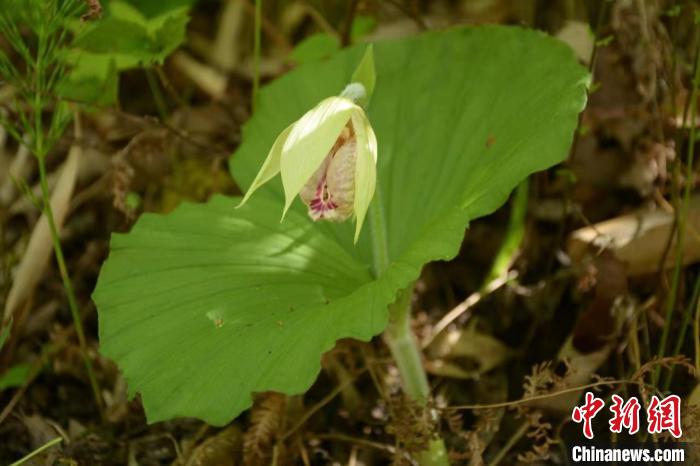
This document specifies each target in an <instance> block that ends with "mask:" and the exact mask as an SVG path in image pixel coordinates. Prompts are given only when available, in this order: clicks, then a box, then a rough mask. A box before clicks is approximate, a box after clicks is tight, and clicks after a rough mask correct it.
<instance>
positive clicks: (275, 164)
mask: <svg viewBox="0 0 700 466" xmlns="http://www.w3.org/2000/svg"><path fill="white" fill-rule="evenodd" d="M293 126H294V124H291V125H289V126H287V128H286V129H285V130H284V131H282V132H281V133H280V135H279V136H277V139H275V143H274V144H273V145H272V148H271V149H270V152H269V153H268V154H267V158H266V159H265V161H264V162H263V165H262V167H261V168H260V171H259V172H258V174H257V175H256V176H255V179H254V180H253V184H251V185H250V188H248V191H246V193H245V197H244V198H243V200H242V201H241V203H240V204H238V207H241V206H242V205H243V204H245V203H246V201H248V198H250V196H251V194H253V193H254V192H255V190H257V189H258V188H259V187H260V186H262V185H264V184H265V183H267V182H268V181H270V179H272V178H273V177H274V176H275V175H277V174H278V173H279V172H280V159H281V158H282V147H284V143H285V142H286V141H287V137H288V136H289V133H290V132H291V131H292V127H293ZM238 207H237V208H238Z"/></svg>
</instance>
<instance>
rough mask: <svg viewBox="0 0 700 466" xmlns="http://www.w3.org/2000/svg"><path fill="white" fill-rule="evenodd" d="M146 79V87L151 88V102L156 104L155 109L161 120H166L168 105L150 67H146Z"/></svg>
mask: <svg viewBox="0 0 700 466" xmlns="http://www.w3.org/2000/svg"><path fill="white" fill-rule="evenodd" d="M144 71H145V73H146V81H147V82H148V88H149V89H150V90H151V95H152V96H153V103H155V105H156V110H157V111H158V116H160V119H161V120H162V121H166V120H167V118H168V105H167V104H166V103H165V97H163V93H162V92H161V91H160V86H159V85H158V79H156V76H155V73H153V70H152V69H150V68H146V69H145V70H144Z"/></svg>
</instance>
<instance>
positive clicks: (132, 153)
mask: <svg viewBox="0 0 700 466" xmlns="http://www.w3.org/2000/svg"><path fill="white" fill-rule="evenodd" d="M223 3H226V2H223ZM230 3H231V4H232V5H233V4H240V6H239V7H236V6H234V7H231V6H222V5H221V4H220V2H209V1H204V2H201V4H199V5H197V6H195V7H194V9H193V10H192V20H191V22H190V25H189V27H188V41H187V43H186V44H185V45H184V46H182V47H180V49H178V51H176V52H175V53H174V54H173V55H172V56H171V57H170V58H169V59H168V60H167V61H166V62H165V64H164V65H163V66H162V67H158V68H157V69H150V70H148V71H147V72H145V71H143V70H135V71H128V72H125V73H123V74H122V79H121V83H120V88H119V94H120V100H119V107H118V109H116V108H110V109H104V110H100V111H97V112H89V113H84V114H82V115H81V116H80V125H73V126H72V127H71V128H69V130H68V131H67V132H66V136H65V137H64V138H63V139H61V141H59V143H58V144H57V146H56V148H55V149H54V150H53V151H51V152H50V153H49V155H48V158H47V166H48V170H49V180H50V184H51V186H55V185H57V184H59V183H60V176H61V175H60V174H61V170H62V168H63V167H65V165H66V161H67V159H68V157H67V154H68V152H69V148H70V147H71V145H73V144H76V141H77V143H78V144H79V145H80V147H81V149H82V155H83V157H82V160H81V162H80V164H79V166H78V167H77V168H76V169H75V173H74V176H75V183H74V189H73V190H72V193H70V194H69V195H67V196H65V198H64V199H63V201H62V205H61V207H60V210H61V212H62V213H63V214H62V221H61V224H62V226H61V241H62V244H63V248H64V252H65V256H66V263H67V266H68V269H69V271H70V276H71V278H72V281H73V283H74V285H75V292H76V296H77V300H78V308H79V309H80V312H81V317H82V321H83V324H84V328H85V333H86V337H87V346H88V353H89V357H90V358H91V360H92V364H93V367H94V370H95V372H96V377H97V383H98V385H99V388H100V396H101V398H102V401H103V405H104V409H103V411H102V412H100V410H98V409H97V407H96V405H95V403H94V402H93V395H92V393H91V388H90V382H89V380H88V378H87V375H86V373H85V366H84V363H83V359H82V356H81V351H80V346H79V342H78V339H77V338H76V334H75V327H74V324H73V321H72V319H71V314H70V309H69V306H68V303H67V301H66V295H65V292H64V288H63V285H62V280H61V276H60V273H59V269H58V267H57V264H56V262H55V260H54V257H53V250H52V249H51V243H50V237H49V236H48V233H47V231H46V226H43V227H41V225H40V223H38V219H39V217H40V215H41V212H40V211H39V210H38V209H37V208H36V206H35V205H34V204H33V203H32V202H31V200H30V199H29V198H28V197H27V196H26V195H25V193H23V192H22V191H21V190H20V189H18V188H17V185H16V184H15V183H14V182H13V178H12V177H15V178H17V177H20V178H23V179H24V180H26V182H27V184H28V186H29V187H30V189H32V190H33V191H35V192H38V191H39V187H38V169H37V164H36V161H35V160H34V158H33V157H32V156H31V155H30V154H28V153H27V151H26V150H25V149H23V148H22V147H18V145H17V144H16V143H15V142H14V141H12V139H11V138H9V137H8V136H7V135H6V134H4V133H3V134H2V135H0V173H2V176H0V304H2V306H1V307H3V308H7V306H8V301H9V296H10V294H11V292H12V290H13V289H14V290H15V291H14V293H20V294H21V296H22V299H21V300H20V301H21V302H19V303H15V304H13V305H15V308H14V309H13V311H12V313H13V322H14V324H13V329H14V330H13V334H12V336H11V337H10V338H9V339H8V341H7V342H6V344H5V346H4V347H3V348H2V352H1V353H0V464H9V463H11V462H12V461H15V460H17V459H19V458H21V457H22V456H24V455H26V454H28V453H29V452H31V451H33V450H35V449H37V448H39V447H41V446H42V445H44V444H46V442H48V441H50V440H51V439H54V438H56V437H60V438H61V439H62V442H61V444H60V445H56V446H54V447H52V448H50V449H47V450H46V452H45V453H44V454H42V455H40V456H37V457H36V458H34V459H32V460H29V461H28V462H26V463H25V464H66V465H68V464H79V465H130V466H131V465H141V466H150V465H180V466H185V465H188V466H189V465H221V466H227V465H237V464H249V465H258V464H260V465H262V464H348V465H359V464H388V463H392V462H396V463H397V464H398V463H401V462H402V461H404V462H405V461H408V460H407V459H406V458H407V457H406V456H405V455H403V452H408V453H409V454H410V453H411V452H414V451H415V450H416V449H419V448H420V447H421V446H422V445H425V443H426V442H427V439H428V438H429V437H430V435H432V432H433V430H434V429H438V430H439V431H440V432H441V434H442V435H443V437H444V438H445V439H446V441H447V445H448V449H449V451H450V455H451V458H452V460H453V461H454V463H455V464H470V465H475V466H476V465H482V464H488V465H490V466H495V465H497V464H501V465H519V464H526V463H528V464H540V465H550V464H551V465H560V464H567V460H566V448H567V445H569V444H570V443H571V442H575V441H577V439H578V440H580V432H581V427H580V425H578V424H576V423H573V422H572V421H571V413H572V409H573V407H574V406H576V405H577V404H578V403H579V399H580V396H581V390H580V389H578V388H577V387H584V386H588V385H591V387H590V388H589V389H590V390H594V389H595V391H596V393H597V395H598V396H601V397H603V398H608V399H609V397H610V396H611V395H612V394H613V393H621V394H624V395H626V397H627V396H632V395H637V396H640V397H641V398H644V399H646V398H648V395H649V394H650V393H651V391H652V390H653V389H659V390H660V392H661V393H671V392H672V393H676V394H678V395H680V396H681V398H682V399H683V402H684V403H683V423H684V426H685V430H684V438H683V439H684V440H687V441H696V442H697V441H700V432H699V430H700V429H699V427H700V388H698V387H699V385H698V378H697V374H696V372H697V364H698V362H697V358H700V355H699V354H698V353H699V352H700V348H699V347H698V343H697V327H695V328H694V327H693V325H694V320H695V319H697V314H698V299H697V298H698V296H697V294H698V292H697V291H698V289H699V288H700V287H699V286H698V284H699V283H700V269H698V265H697V262H698V261H699V260H700V241H698V233H697V232H698V231H700V200H698V198H697V197H692V198H691V199H690V203H689V209H688V212H687V216H685V220H684V221H682V222H679V221H678V220H679V218H680V217H679V215H680V214H678V212H680V210H679V209H680V206H681V205H682V202H683V189H684V187H685V186H686V185H688V184H690V187H691V192H692V189H693V188H694V187H695V186H696V184H697V182H698V173H697V170H693V169H692V158H689V159H688V158H687V157H688V156H687V154H688V153H689V151H690V150H691V149H689V145H690V137H691V136H690V135H691V134H694V131H691V130H690V129H689V128H690V127H692V126H694V125H697V124H698V121H700V120H696V121H690V119H689V116H688V108H689V107H690V106H689V104H688V103H689V102H690V94H691V74H692V71H693V65H694V63H695V60H696V59H697V58H696V49H697V48H698V47H700V40H699V39H700V34H698V30H699V29H698V25H697V24H696V23H694V22H693V17H692V15H690V14H678V10H677V9H676V6H677V5H676V3H677V4H678V7H679V8H680V7H681V6H682V8H687V9H688V10H689V11H690V10H693V9H694V10H693V11H695V12H696V13H697V11H700V10H698V8H700V7H698V6H697V5H696V4H695V3H694V2H680V1H679V2H670V1H662V0H658V1H649V2H625V1H618V2H609V1H597V2H584V1H570V2H566V1H561V2H551V3H550V2H539V1H534V0H532V1H530V0H528V1H522V2H509V1H502V0H488V1H480V2H467V1H461V2H459V1H434V2H414V1H402V0H395V1H387V2H381V1H374V0H372V1H362V2H356V1H351V2H335V3H339V4H341V6H338V5H330V4H331V3H333V2H284V1H273V0H269V1H266V2H265V9H264V22H263V60H262V71H263V81H265V82H267V81H270V80H273V79H274V78H276V77H278V76H280V75H282V74H283V73H284V72H285V71H287V70H289V69H291V68H292V67H293V63H292V62H291V61H290V60H289V54H290V51H291V50H293V49H294V47H295V46H296V45H297V44H299V43H300V42H301V41H302V40H303V39H304V38H306V37H308V36H310V35H311V34H314V33H324V34H328V35H330V36H331V37H334V38H337V39H339V40H340V41H341V42H348V41H350V40H353V39H352V37H351V36H352V35H353V34H357V38H358V39H357V40H362V41H370V40H381V39H383V38H393V37H403V36H409V35H414V34H418V33H420V32H421V31H423V30H425V29H438V28H445V27H450V26H454V25H457V24H481V23H500V24H520V25H525V26H527V27H535V28H538V29H541V30H544V31H546V32H547V33H549V34H552V35H554V36H557V37H559V38H560V39H561V40H563V41H565V42H567V43H568V44H570V45H571V46H572V47H573V48H574V50H575V51H576V53H577V55H578V56H579V57H580V59H581V61H582V63H584V64H585V65H587V66H589V67H590V69H591V71H592V73H593V83H594V84H593V87H592V92H591V94H590V97H589V103H588V106H587V108H586V110H585V112H584V113H583V114H582V117H581V121H580V125H579V130H578V131H577V134H576V137H575V143H574V145H573V147H572V149H571V153H570V155H569V158H568V160H567V161H566V162H565V163H563V164H561V165H559V166H557V167H555V168H553V169H551V170H549V171H547V172H544V173H539V174H536V175H535V176H533V177H532V178H531V179H530V187H529V193H528V197H527V205H526V208H525V211H524V215H523V216H522V218H521V219H520V220H518V225H516V226H515V227H514V225H513V221H512V218H515V217H517V216H514V215H512V213H513V207H512V206H513V203H512V202H511V203H508V204H506V205H505V206H504V207H502V208H501V209H499V210H498V211H497V212H495V213H494V214H492V215H490V216H488V217H486V218H482V219H480V220H478V221H475V222H473V223H472V224H471V225H470V228H469V230H468V231H467V232H466V235H465V238H464V243H463V246H462V249H461V252H460V254H459V255H458V257H456V258H455V259H454V260H451V261H449V262H439V263H432V264H430V265H428V266H427V267H425V269H424V271H423V273H422V276H421V278H420V280H419V282H418V284H417V286H416V296H415V302H414V316H415V319H414V322H413V325H414V330H415V332H416V335H417V336H418V339H419V341H420V342H421V344H422V345H423V347H424V348H425V352H424V356H425V361H424V363H425V367H426V370H427V371H428V373H429V374H430V382H431V386H432V389H433V393H434V394H435V402H434V403H435V406H434V409H435V412H436V413H437V414H438V418H437V419H430V418H429V417H428V418H426V417H425V415H424V413H422V412H420V409H418V408H417V407H416V406H415V405H413V404H412V403H411V402H410V401H408V400H406V399H405V398H404V397H402V396H400V395H387V394H390V393H395V390H393V389H392V387H395V386H397V384H398V382H397V377H398V376H397V371H396V368H395V367H393V363H392V362H391V359H390V354H389V351H388V349H387V348H386V346H385V344H384V342H383V341H382V339H381V338H376V339H374V340H373V341H371V342H369V343H362V342H357V341H354V340H342V341H340V342H338V344H337V346H336V347H335V349H333V350H332V351H331V352H330V353H328V354H327V355H325V356H324V358H323V361H322V367H323V370H322V372H321V374H320V376H319V378H318V380H317V382H316V383H315V384H314V386H313V387H312V388H311V390H309V391H308V392H307V393H306V394H305V395H303V396H296V397H288V398H287V397H283V396H281V395H278V394H272V393H269V394H261V395H260V396H259V397H258V398H257V400H256V403H255V405H254V407H253V408H252V410H251V411H249V412H247V413H245V414H243V415H242V416H240V417H239V418H238V419H237V420H235V421H234V422H233V423H231V424H230V425H229V426H228V427H225V428H223V429H222V428H215V427H212V426H209V425H207V424H206V423H204V422H202V421H199V420H195V419H180V420H173V421H167V422H159V423H156V424H152V425H149V424H147V422H146V419H145V416H144V412H143V408H142V406H141V402H140V399H139V397H138V396H137V397H136V398H134V399H133V400H129V399H128V398H127V391H126V384H125V381H124V379H123V378H122V376H121V375H120V373H119V370H118V368H117V366H116V365H115V364H114V363H113V362H112V361H110V360H109V359H107V358H104V357H103V356H101V355H100V353H99V342H98V337H97V313H96V310H95V306H94V304H93V302H92V301H91V294H92V291H93V289H94V287H95V283H96V280H97V276H98V274H99V271H100V267H101V265H102V263H103V262H104V260H105V259H106V257H107V255H108V252H109V238H110V235H111V234H112V233H114V232H127V231H129V230H130V228H131V227H132V226H133V225H134V223H135V221H136V220H137V219H138V217H139V215H140V214H141V213H143V212H160V213H164V212H170V211H171V210H172V209H174V208H175V207H176V206H177V205H178V204H179V203H181V202H183V201H186V200H190V201H197V202H201V201H205V200H206V199H208V198H209V197H210V196H211V195H212V194H214V193H224V194H230V195H236V194H239V193H240V190H239V189H238V187H237V186H236V185H235V184H234V182H233V180H232V178H231V176H230V174H229V168H228V159H229V157H230V154H231V153H232V152H233V151H234V150H235V149H236V148H237V146H238V145H239V143H240V141H241V128H242V125H243V124H244V123H245V122H246V121H247V119H248V118H249V116H250V113H251V106H250V102H251V92H252V73H251V69H252V65H251V63H252V60H253V58H252V57H253V56H252V53H253V51H252V44H253V21H252V18H253V16H252V15H253V10H254V7H253V4H252V3H253V2H252V1H249V0H241V1H240V2H237V1H233V2H230ZM545 4H547V5H546V6H544V5H545ZM684 11H685V10H684ZM212 25H216V28H213V27H212ZM591 31H592V32H591ZM207 44H208V45H207ZM0 46H2V43H0ZM207 48H210V50H207ZM222 50H224V51H226V52H227V53H228V55H226V56H227V57H228V58H222V53H220V52H222ZM2 95H3V84H2V83H1V82H0V98H2ZM687 160H691V167H690V169H689V168H688V164H687ZM687 173H690V177H688V176H687ZM6 174H7V175H6ZM10 174H11V175H12V177H11V176H10ZM640 221H641V222H646V223H645V224H648V225H651V227H649V230H644V231H639V230H636V229H637V228H638V227H639V225H640V223H639V222H640ZM679 225H682V226H683V227H684V230H683V231H682V233H683V235H685V239H686V240H685V244H684V249H683V250H682V251H678V248H677V241H676V240H675V239H676V238H678V235H679V231H681V230H680V229H679ZM517 227H521V228H523V231H524V235H523V238H522V240H521V241H520V242H519V243H518V247H517V250H516V251H511V252H509V255H508V257H506V259H507V267H506V271H507V274H505V275H504V274H500V275H498V276H497V277H495V278H494V277H489V276H488V271H489V270H492V264H493V262H494V258H495V257H497V256H499V254H502V248H501V245H502V242H503V240H504V238H506V236H507V235H508V234H509V232H510V231H511V230H512V229H513V228H517ZM42 228H43V230H41V229H42ZM601 231H602V232H604V234H605V236H606V238H608V239H609V240H610V238H612V240H610V241H609V243H607V244H600V242H596V240H595V239H592V238H597V237H598V236H599V235H598V234H599V233H600V232H601ZM630 231H632V232H636V233H638V234H636V235H635V234H633V233H631V232H630ZM37 237H38V239H34V238H37ZM34 242H36V243H37V244H34ZM22 263H27V264H28V265H27V266H26V267H29V270H31V274H30V275H31V276H21V277H18V273H17V270H18V269H19V266H20V264H22ZM675 270H678V275H677V279H674V273H675ZM18 288H19V291H18V290H17V289H18ZM669 303H670V304H669ZM669 308H670V313H668V314H667V311H668V309H669ZM7 316H8V314H7V310H6V313H5V317H6V319H5V325H7ZM446 316H449V318H447V319H446ZM666 327H668V332H669V333H668V335H669V338H668V344H667V345H666V348H665V349H663V351H659V342H660V339H661V338H662V334H663V332H664V329H665V328H666ZM436 329H440V331H441V333H440V338H436V339H434V336H435V334H436ZM362 367H374V368H375V369H372V370H370V371H365V370H362V369H360V368H362ZM657 374H660V376H659V377H657ZM348 379H351V382H352V383H349V384H348V383H344V381H346V380H348ZM377 384H379V385H380V387H377ZM387 387H388V389H384V388H387ZM572 388H576V389H575V390H572ZM560 392H562V393H560ZM532 397H535V399H534V400H529V401H528V402H527V403H522V402H520V401H518V400H525V399H527V398H532ZM447 405H449V406H452V407H460V406H462V408H457V409H450V410H445V409H442V407H444V406H447ZM487 408H488V409H487ZM300 420H303V421H304V422H301V423H300V422H299V421H300ZM601 435H607V436H609V435H610V434H609V432H608V433H607V434H605V432H602V433H601ZM604 438H607V437H604ZM637 439H639V440H647V439H646V438H641V437H637ZM609 440H611V441H612V439H609ZM408 464H410V462H409V463H408ZM688 464H690V463H688Z"/></svg>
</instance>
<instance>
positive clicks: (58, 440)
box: [10, 437, 63, 466]
mask: <svg viewBox="0 0 700 466" xmlns="http://www.w3.org/2000/svg"><path fill="white" fill-rule="evenodd" d="M61 442H63V439H62V438H61V437H56V438H55V439H53V440H49V441H48V442H46V443H45V444H44V445H42V446H40V447H39V448H37V449H36V450H34V451H33V452H31V453H30V454H28V455H27V456H25V457H23V458H21V459H19V460H17V461H15V462H14V463H12V464H11V465H10V466H19V465H21V464H24V463H26V462H27V461H29V460H30V459H32V458H34V457H35V456H37V455H39V454H41V453H43V452H44V451H46V450H48V449H49V448H51V447H53V446H54V445H58V444H59V443H61Z"/></svg>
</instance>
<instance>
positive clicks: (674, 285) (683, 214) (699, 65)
mask: <svg viewBox="0 0 700 466" xmlns="http://www.w3.org/2000/svg"><path fill="white" fill-rule="evenodd" d="M699 57H700V48H698V56H696V57H695V69H694V71H693V81H692V83H691V85H692V92H691V93H690V102H691V111H690V122H691V124H690V140H689V141H688V153H687V155H686V177H685V186H684V187H683V203H682V205H681V208H680V212H678V213H677V225H678V227H677V230H676V260H675V264H674V268H673V278H672V281H671V289H670V290H669V293H668V297H667V298H666V316H665V322H664V329H663V333H662V334H661V340H660V341H659V349H658V356H659V358H662V357H663V356H664V355H665V353H666V346H667V342H668V337H669V333H670V330H671V320H672V317H673V311H674V309H675V307H676V299H677V294H678V293H677V292H678V285H679V283H680V277H681V269H682V265H683V248H684V242H685V222H686V219H687V218H688V210H689V208H690V192H691V186H692V184H693V162H694V159H695V128H696V125H695V117H696V115H697V105H696V100H697V95H698V84H699V82H700V60H699V59H698V58H699ZM659 373H660V368H657V369H656V371H655V372H654V375H653V379H652V380H653V382H654V384H655V383H656V382H657V381H658V379H659Z"/></svg>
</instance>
